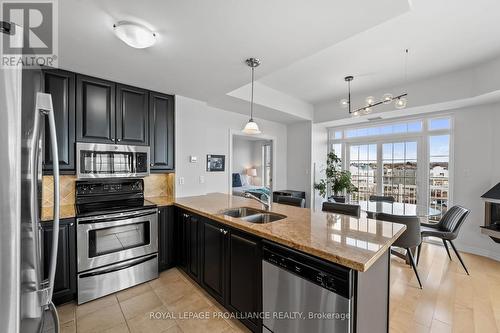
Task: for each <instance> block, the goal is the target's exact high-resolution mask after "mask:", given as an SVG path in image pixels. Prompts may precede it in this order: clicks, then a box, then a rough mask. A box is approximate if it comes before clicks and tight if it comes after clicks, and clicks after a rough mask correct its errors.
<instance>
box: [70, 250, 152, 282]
mask: <svg viewBox="0 0 500 333" xmlns="http://www.w3.org/2000/svg"><path fill="white" fill-rule="evenodd" d="M157 256H158V255H157V254H156V253H155V254H152V255H149V256H147V257H143V258H139V259H134V260H132V261H128V262H125V263H119V264H115V265H112V266H110V267H109V268H106V269H103V270H97V271H93V272H89V273H83V274H80V275H79V278H86V277H91V276H97V275H102V274H108V273H112V272H116V271H120V270H122V269H126V268H130V267H132V266H137V265H139V264H142V263H144V262H146V261H149V260H151V259H154V258H155V257H157Z"/></svg>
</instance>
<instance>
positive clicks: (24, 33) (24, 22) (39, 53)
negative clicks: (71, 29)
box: [1, 0, 57, 68]
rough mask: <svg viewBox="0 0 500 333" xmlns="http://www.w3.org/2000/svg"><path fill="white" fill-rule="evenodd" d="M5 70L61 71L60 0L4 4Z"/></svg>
mask: <svg viewBox="0 0 500 333" xmlns="http://www.w3.org/2000/svg"><path fill="white" fill-rule="evenodd" d="M1 8H2V13H1V20H2V21H4V22H9V23H10V24H11V29H10V33H9V34H2V50H1V51H2V59H1V67H3V68H5V67H15V66H19V65H20V64H21V63H22V65H23V66H24V67H25V68H27V67H32V68H38V67H40V66H50V67H57V0H43V1H36V0H35V1H33V0H31V1H19V0H17V1H15V2H14V1H2V6H1Z"/></svg>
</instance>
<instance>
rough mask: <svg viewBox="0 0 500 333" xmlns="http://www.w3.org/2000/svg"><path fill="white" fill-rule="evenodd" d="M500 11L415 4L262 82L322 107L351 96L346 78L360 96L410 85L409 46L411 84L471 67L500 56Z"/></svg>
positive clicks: (486, 5) (477, 2)
mask: <svg viewBox="0 0 500 333" xmlns="http://www.w3.org/2000/svg"><path fill="white" fill-rule="evenodd" d="M360 11H365V8H364V7H360ZM499 13H500V1H498V0H474V1H470V0H412V7H411V10H410V11H409V12H407V13H405V14H403V15H400V16H398V17H396V18H394V19H392V20H389V21H387V22H385V23H382V24H380V25H378V26H376V27H373V28H371V29H368V30H366V31H364V32H361V33H359V34H357V35H355V36H353V37H351V38H348V39H346V40H344V41H341V42H339V43H336V44H335V45H333V46H331V47H328V48H326V49H324V50H322V51H320V52H318V53H316V54H314V55H312V56H310V57H306V58H303V59H301V60H300V61H298V62H295V63H294V64H292V65H291V66H288V67H287V68H284V69H282V70H279V71H276V72H274V73H271V74H269V75H267V76H266V77H264V78H261V79H260V80H259V82H261V83H263V84H265V85H268V86H270V87H272V88H274V89H278V90H281V91H282V92H284V93H287V94H289V95H292V96H295V97H296V98H300V99H302V100H304V101H307V102H309V103H312V104H317V103H320V102H324V101H325V100H329V99H332V98H334V97H335V98H337V97H339V96H343V95H345V94H346V91H347V85H346V83H345V82H344V76H346V75H351V74H352V75H354V76H355V79H354V81H353V82H352V89H353V91H354V92H356V93H359V92H366V93H369V91H370V90H379V89H380V88H381V87H386V86H395V85H397V84H399V83H404V68H405V66H404V62H405V57H404V49H405V48H408V49H409V56H408V80H409V81H413V80H418V79H420V78H424V77H429V76H434V75H438V74H441V73H444V72H449V71H453V70H456V69H458V68H462V67H467V66H471V65H474V64H477V63H479V62H483V61H486V60H489V59H491V58H493V57H497V56H498V55H499V54H500V14H499ZM393 93H398V92H397V91H394V92H393Z"/></svg>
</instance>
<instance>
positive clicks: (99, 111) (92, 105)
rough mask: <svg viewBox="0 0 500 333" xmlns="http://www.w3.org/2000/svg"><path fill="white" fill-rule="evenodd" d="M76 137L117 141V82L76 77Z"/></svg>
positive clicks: (85, 139) (80, 139)
mask: <svg viewBox="0 0 500 333" xmlns="http://www.w3.org/2000/svg"><path fill="white" fill-rule="evenodd" d="M76 114H77V119H76V120H77V126H76V139H77V141H82V142H98V143H115V83H113V82H110V81H106V80H101V79H97V78H93V77H88V76H83V75H77V77H76Z"/></svg>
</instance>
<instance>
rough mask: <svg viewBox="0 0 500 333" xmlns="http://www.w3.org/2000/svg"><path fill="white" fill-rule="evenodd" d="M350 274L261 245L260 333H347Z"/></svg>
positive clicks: (343, 268) (296, 253) (316, 260)
mask: <svg viewBox="0 0 500 333" xmlns="http://www.w3.org/2000/svg"><path fill="white" fill-rule="evenodd" d="M352 279H353V274H352V271H351V270H350V269H348V268H346V267H342V266H338V265H335V264H332V263H328V262H325V261H322V260H319V259H317V258H314V257H312V256H308V255H306V254H303V253H300V252H297V251H294V250H292V249H289V248H286V247H283V246H280V245H277V244H274V243H270V242H264V245H263V261H262V281H263V290H262V300H263V310H264V319H263V324H264V327H263V332H264V333H268V332H273V333H303V332H308V333H315V332H318V333H319V332H329V333H338V332H351V331H352V325H353V320H352V318H351V316H352V312H353V311H352V309H353V301H352V299H353V298H352V294H353V292H352V285H353V283H352Z"/></svg>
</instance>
